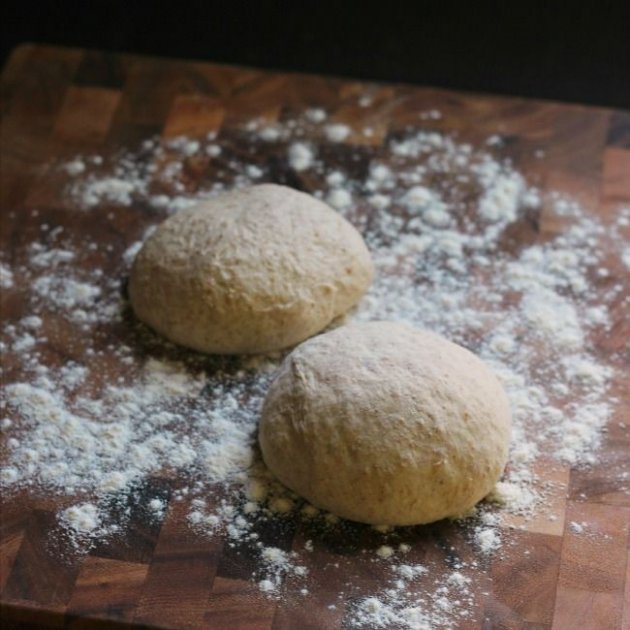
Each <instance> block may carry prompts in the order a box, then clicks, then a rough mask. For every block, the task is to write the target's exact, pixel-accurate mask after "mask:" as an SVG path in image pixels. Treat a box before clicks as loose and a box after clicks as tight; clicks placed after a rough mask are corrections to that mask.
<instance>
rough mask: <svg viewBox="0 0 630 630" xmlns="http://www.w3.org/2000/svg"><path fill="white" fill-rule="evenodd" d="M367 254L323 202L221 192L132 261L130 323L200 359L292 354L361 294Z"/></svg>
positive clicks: (178, 219) (174, 219)
mask: <svg viewBox="0 0 630 630" xmlns="http://www.w3.org/2000/svg"><path fill="white" fill-rule="evenodd" d="M373 273H374V271H373V265H372V261H371V258H370V254H369V252H368V250H367V248H366V246H365V243H364V242H363V239H362V237H361V235H360V234H359V233H358V232H357V230H356V229H355V228H354V227H353V226H352V225H351V224H350V223H348V222H347V221H346V220H345V219H344V218H343V217H342V216H340V215H339V214H338V213H337V212H335V211H334V210H333V209H331V208H330V207H328V206H327V205H326V204H324V203H323V202H321V201H319V200H317V199H315V198H314V197H311V196H310V195H307V194H305V193H302V192H298V191H296V190H293V189H291V188H287V187H285V186H277V185H274V184H263V185H260V186H252V187H251V188H246V189H242V190H236V191H233V192H228V193H225V194H223V195H221V196H219V197H216V198H213V199H210V200H208V201H205V202H203V203H201V204H199V205H198V206H196V207H194V208H190V209H187V210H182V211H180V212H178V213H177V214H175V215H173V216H171V217H170V218H168V219H167V220H166V221H164V223H162V224H161V225H160V226H159V227H158V228H157V230H156V231H155V232H154V233H153V234H152V235H151V236H150V237H149V239H148V240H147V241H146V242H145V243H144V245H143V247H142V249H141V250H140V251H139V252H138V255H137V256H136V258H135V261H134V264H133V268H132V270H131V276H130V280H129V296H130V299H131V305H132V307H133V310H134V311H135V313H136V315H137V317H138V318H139V319H141V320H142V321H143V322H145V323H146V324H148V325H149V326H150V327H151V328H153V329H154V330H156V331H157V332H159V333H161V334H162V335H164V336H165V337H167V338H168V339H170V340H171V341H174V342H176V343H178V344H181V345H184V346H188V347H190V348H194V349H195V350H199V351H201V352H208V353H217V354H250V353H259V352H266V351H271V350H277V349H280V348H285V347H289V346H293V345H295V344H297V343H299V342H300V341H302V340H304V339H306V338H307V337H310V336H312V335H314V334H315V333H317V332H319V331H320V330H322V329H323V328H325V327H326V326H327V325H328V324H329V323H330V322H331V321H332V320H333V319H335V318H336V317H338V316H339V315H341V314H343V313H344V312H346V311H347V310H348V309H349V308H350V307H351V306H353V305H354V304H355V303H356V302H357V301H358V300H359V298H360V297H361V296H362V295H363V293H364V292H365V291H366V290H367V288H368V286H369V285H370V283H371V281H372V277H373Z"/></svg>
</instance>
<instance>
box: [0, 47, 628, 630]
mask: <svg viewBox="0 0 630 630" xmlns="http://www.w3.org/2000/svg"><path fill="white" fill-rule="evenodd" d="M366 91H368V92H369V93H370V94H372V96H373V105H372V106H369V107H358V106H356V95H357V94H361V93H364V92H366ZM313 106H316V107H322V108H324V109H325V110H326V111H327V112H329V114H332V117H333V118H334V120H336V121H337V122H343V123H345V124H347V125H349V126H350V127H351V128H352V129H361V128H363V127H365V126H369V127H370V128H371V129H372V130H373V133H371V134H370V135H369V136H367V137H366V136H359V135H358V134H357V137H356V138H354V136H351V137H350V138H349V139H347V140H346V141H345V142H346V144H347V143H349V144H351V145H352V144H353V143H355V145H356V147H357V150H362V148H365V147H368V148H369V146H370V145H371V146H372V147H374V146H378V145H379V144H380V143H383V142H385V141H386V138H387V137H388V133H390V132H395V131H396V130H398V129H403V128H405V126H406V125H409V124H414V123H417V121H418V116H417V113H418V112H422V111H427V112H430V111H432V110H439V111H441V112H443V113H444V115H443V116H442V117H441V118H439V119H437V118H435V119H434V120H432V125H433V127H434V128H436V129H438V130H439V131H443V132H456V133H458V134H460V135H461V136H462V137H464V138H466V139H467V140H468V141H470V142H474V141H476V140H477V141H482V140H483V139H485V138H487V137H488V136H489V135H491V134H493V133H502V134H504V135H505V137H507V138H508V139H509V147H508V148H509V150H510V151H511V156H512V157H513V160H514V163H515V165H516V166H517V167H518V168H520V169H521V171H522V172H524V173H525V174H526V175H527V174H528V168H529V167H530V166H531V160H530V161H529V162H526V160H525V158H523V157H522V156H524V155H525V154H524V152H522V151H521V150H522V148H523V147H531V146H540V147H544V148H545V151H546V156H545V160H544V168H540V167H539V168H538V173H537V176H538V177H539V181H540V182H541V187H542V188H545V187H550V188H561V189H562V190H564V191H566V192H567V193H569V194H571V195H574V196H576V197H577V198H579V199H580V200H582V201H584V202H585V203H588V204H589V205H590V207H592V208H594V209H595V210H596V211H597V212H599V213H601V215H602V216H605V215H606V213H608V212H610V211H611V208H613V207H618V206H619V205H620V204H623V203H626V204H630V113H629V112H624V111H614V110H609V109H603V108H592V107H583V106H579V105H568V104H559V103H552V102H542V101H534V100H524V99H516V98H504V97H494V96H488V95H478V94H471V93H459V92H453V91H446V90H440V89H433V88H422V87H411V86H403V85H384V84H383V85H378V84H367V83H360V82H357V81H354V80H342V79H338V78H327V77H318V76H310V75H309V76H307V75H300V74H284V73H276V72H263V71H259V70H253V69H246V68H238V67H230V66H225V65H216V64H211V63H201V62H188V61H172V60H165V59H150V58H145V57H135V56H126V55H121V56H116V55H110V54H106V53H100V52H94V51H84V50H77V49H64V48H54V47H48V46H39V45H25V46H22V47H20V48H18V49H17V50H15V51H14V53H13V55H12V56H11V58H10V60H9V61H8V63H7V65H6V67H5V69H4V73H3V76H2V116H3V119H2V172H1V176H2V190H1V207H2V212H3V223H2V225H3V234H2V246H3V248H4V254H5V256H6V259H8V260H11V259H12V257H13V255H14V253H15V252H16V251H17V249H18V248H19V247H20V246H21V243H22V240H21V236H20V234H28V233H32V232H34V231H36V230H37V229H38V226H39V225H40V224H41V222H42V221H44V220H47V219H50V221H52V222H54V221H55V220H59V216H67V215H59V214H55V210H54V208H52V207H53V206H54V205H55V204H57V203H58V199H59V198H60V191H59V190H54V187H53V188H51V185H50V182H48V183H47V184H46V185H43V184H40V183H39V180H38V177H39V174H40V169H41V167H42V165H44V164H47V163H49V162H50V161H51V160H55V159H70V158H71V157H72V156H73V155H75V154H77V153H81V154H88V153H90V152H94V153H97V154H101V155H107V153H108V152H113V151H115V150H118V149H119V148H120V147H126V146H134V145H136V144H137V143H138V142H140V141H142V139H144V138H147V137H149V136H151V135H154V134H165V135H167V136H176V135H179V134H187V135H192V136H194V135H195V134H196V133H199V132H205V131H206V130H208V129H210V130H214V131H217V132H222V131H223V132H229V130H230V128H236V127H237V126H238V125H239V124H241V123H242V122H243V121H247V120H249V119H251V118H252V116H254V115H258V116H262V117H267V118H270V119H272V120H273V119H275V118H277V117H278V116H281V115H282V112H283V111H285V110H287V111H297V110H300V109H302V110H303V109H305V108H307V107H313ZM308 139H309V138H308V137H306V138H305V140H308ZM318 141H321V140H318ZM35 207H37V208H38V209H40V211H39V212H40V214H39V215H36V214H34V213H32V212H31V211H32V209H33V208H35ZM48 207H51V208H52V209H51V210H47V208H48ZM48 213H50V214H48ZM9 214H11V217H12V218H11V220H10V221H9V219H8V218H7V217H8V216H9ZM16 216H17V217H18V222H19V230H18V231H16V230H15V217H16ZM5 219H6V220H5ZM117 221H119V224H118V225H117V227H116V230H118V233H122V232H123V231H124V230H125V229H130V230H135V231H136V232H138V229H139V226H138V223H137V221H136V219H134V218H133V217H131V216H130V217H129V219H128V222H127V223H125V220H124V219H121V218H120V217H118V218H117ZM67 227H69V228H71V229H72V230H75V231H80V230H86V231H89V230H90V226H88V225H87V222H86V220H85V219H81V220H77V222H76V225H72V224H68V225H67ZM91 234H93V231H92V232H91ZM102 238H103V242H104V243H105V242H110V241H111V242H115V243H118V244H117V245H116V246H117V247H118V250H116V251H117V252H118V254H121V253H122V250H121V249H120V248H121V245H120V243H121V242H122V241H121V239H118V240H117V237H116V234H114V233H112V232H111V231H108V230H106V229H103V231H102ZM107 239H109V241H108V240H107ZM617 280H618V281H621V280H622V278H618V279H617ZM21 307H22V305H21V304H20V302H19V300H18V301H15V300H14V301H11V302H7V303H3V318H10V319H12V320H13V319H15V320H18V319H19V318H20V317H21V316H23V315H24V314H25V313H22V312H21V311H20V308H21ZM629 341H630V329H629V328H628V326H627V320H626V322H625V324H624V321H623V314H622V313H620V312H618V313H617V314H616V320H615V322H614V326H613V329H612V330H611V332H610V334H609V335H608V336H606V337H605V338H602V339H601V341H600V343H601V348H600V349H601V350H602V351H605V350H606V349H607V348H608V349H609V350H610V351H611V352H612V351H619V350H623V348H624V346H626V345H627V344H628V342H629ZM626 365H627V364H626ZM628 376H629V378H628V379H627V380H626V382H625V384H624V383H623V382H621V380H620V381H619V382H618V383H617V386H616V394H617V396H618V398H619V399H620V401H621V402H619V403H618V405H617V407H616V415H615V417H614V418H613V420H612V422H613V423H614V426H615V428H614V430H613V429H611V430H609V431H608V433H607V434H606V435H605V437H604V441H603V447H602V452H601V453H600V456H599V463H598V464H596V465H595V466H593V467H591V468H588V469H579V470H578V469H571V470H569V471H568V478H567V479H565V480H564V481H565V485H564V486H563V487H564V488H565V491H564V492H563V495H562V496H561V497H560V501H559V505H558V506H557V510H558V512H559V513H560V514H561V515H562V516H563V519H561V521H560V522H561V526H560V527H550V528H548V529H547V530H546V531H544V530H545V528H544V527H540V528H535V527H532V528H529V529H528V528H525V529H523V530H517V531H515V532H514V533H513V534H512V544H511V546H510V547H509V549H508V550H507V551H505V552H504V553H501V554H499V555H497V556H496V557H495V558H492V557H491V558H489V559H486V560H483V571H484V575H485V576H486V578H487V579H486V580H485V581H484V584H483V588H482V589H481V590H480V591H479V592H478V593H475V602H476V603H475V609H474V611H473V612H472V614H471V615H470V616H469V617H468V618H466V619H463V620H462V621H461V623H460V624H459V626H458V627H465V628H482V627H483V628H528V629H531V630H533V629H543V628H556V629H563V630H572V629H574V628H584V629H586V628H593V629H595V628H599V629H602V630H608V629H611V630H614V629H616V628H621V627H624V628H630V562H628V553H629V551H628V541H629V523H630V496H629V494H628V492H627V487H626V488H621V487H616V486H614V485H613V484H612V482H610V481H609V479H610V478H611V477H610V475H608V474H607V473H608V472H609V469H610V468H611V467H614V466H619V465H621V464H622V462H624V461H625V462H627V461H628V460H629V459H630V434H629V433H628V429H627V427H626V426H624V425H623V424H622V421H623V420H626V421H627V420H628V419H629V417H628V416H629V414H628V412H629V411H630V400H629V399H628V388H629V386H630V374H629V375H628ZM627 425H630V422H628V423H627ZM611 426H612V425H611ZM543 475H544V473H543ZM56 501H57V499H56V498H55V497H54V496H50V497H41V496H35V494H29V492H27V491H22V492H20V493H19V494H18V495H17V496H16V495H15V494H12V495H11V496H10V497H7V498H5V499H4V500H3V503H2V513H1V516H0V521H1V522H0V592H1V595H0V606H1V613H0V614H1V617H2V622H3V627H4V628H9V627H44V626H50V627H62V626H68V627H100V626H104V625H106V626H107V625H109V624H112V625H114V624H118V625H121V626H134V627H135V626H142V627H164V628H197V627H199V628H201V627H207V628H216V629H218V628H252V629H253V628H255V629H260V630H263V629H267V628H273V629H278V630H279V629H285V628H287V629H288V628H296V629H298V628H331V629H332V628H336V627H342V626H343V625H344V623H345V622H344V607H345V606H346V604H347V602H344V601H337V605H336V607H335V608H331V607H330V606H329V605H330V602H331V601H333V600H334V593H335V589H337V588H339V586H338V585H337V584H336V583H335V579H334V575H332V574H331V573H330V572H328V573H326V572H322V576H324V577H323V578H322V579H321V580H319V581H318V582H316V583H314V584H315V585H311V587H310V588H311V589H314V590H313V592H312V593H311V596H310V597H309V598H308V599H305V600H304V602H303V603H299V602H298V603H297V604H296V603H295V602H293V603H290V602H289V603H287V602H285V601H282V600H278V599H275V598H273V597H267V596H265V595H264V594H263V593H261V592H259V591H258V589H257V588H256V586H255V584H254V585H252V583H251V582H249V581H248V580H247V579H246V578H247V576H244V575H238V574H235V571H234V568H233V564H234V563H233V560H234V558H233V557H232V556H233V555H234V553H236V552H235V551H234V550H233V549H229V548H227V547H225V548H222V547H221V546H220V545H217V544H215V543H214V542H213V541H208V539H206V538H204V537H203V536H200V535H198V534H196V533H194V532H193V531H191V529H190V528H189V527H188V526H187V525H186V523H185V522H184V514H183V513H182V510H181V509H180V508H179V507H178V505H177V504H175V503H173V504H171V505H169V506H168V510H167V516H166V518H165V519H164V520H163V521H162V522H161V524H160V525H159V526H156V525H155V523H154V522H149V521H146V522H143V521H142V519H141V518H138V519H136V521H134V522H133V524H132V526H131V527H129V529H128V532H127V534H126V536H127V539H126V540H124V541H122V542H120V543H119V544H117V545H109V546H107V545H105V546H101V547H99V546H97V547H96V548H94V549H93V550H92V551H91V552H90V553H89V554H87V555H84V556H82V557H80V558H78V559H77V560H76V561H75V562H73V563H68V562H67V561H62V560H60V559H59V558H58V557H57V556H56V555H55V553H54V549H53V546H51V545H50V544H49V543H50V541H49V538H48V534H49V530H50V527H51V523H53V522H54V519H55V513H56V511H57V504H56ZM572 522H577V523H582V522H585V523H588V524H589V525H590V526H593V527H594V526H597V527H599V530H598V531H601V532H604V535H603V536H602V537H601V538H600V539H597V538H595V539H594V538H593V537H589V536H583V535H579V534H578V533H577V532H576V531H574V530H572V529H571V527H570V525H569V524H570V523H572ZM420 529H422V532H423V533H422V535H421V538H422V536H424V537H425V539H426V537H427V536H428V537H429V538H430V539H431V540H432V541H433V542H435V541H437V543H438V544H437V546H436V545H433V548H434V549H442V551H443V556H444V559H445V561H447V560H448V558H449V557H452V555H453V554H455V553H458V552H459V551H461V552H462V554H463V555H466V554H468V555H469V554H470V550H466V542H465V541H463V540H462V539H461V537H460V536H459V535H458V533H457V528H456V527H454V526H453V525H452V524H449V523H438V524H436V525H433V526H430V527H426V528H420ZM541 530H543V531H541ZM301 535H303V534H300V532H299V531H296V529H295V527H289V528H277V529H276V530H274V531H271V533H269V537H270V538H269V540H267V544H274V543H275V544H276V545H277V546H278V547H281V548H283V549H289V548H291V543H292V540H291V539H292V537H299V536H301ZM274 537H275V538H274ZM346 542H348V543H349V542H350V541H345V542H344V541H342V540H340V541H338V542H337V544H329V545H328V546H325V545H324V547H323V548H322V550H321V562H322V563H330V562H334V561H337V562H339V563H340V566H341V568H340V572H341V571H343V570H346V568H347V567H348V566H350V567H351V566H352V563H353V555H352V553H349V550H350V549H351V548H354V547H352V545H350V544H348V548H347V549H344V544H345V543H346ZM419 544H420V545H421V544H422V543H419ZM525 550H527V551H525ZM236 573H238V572H236ZM326 580H328V581H326ZM355 580H357V581H358V582H361V580H365V582H366V584H367V583H368V582H370V581H372V583H374V582H375V581H376V583H378V576H377V575H373V574H369V573H365V574H357V575H356V576H355ZM116 627H117V626H116Z"/></svg>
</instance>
